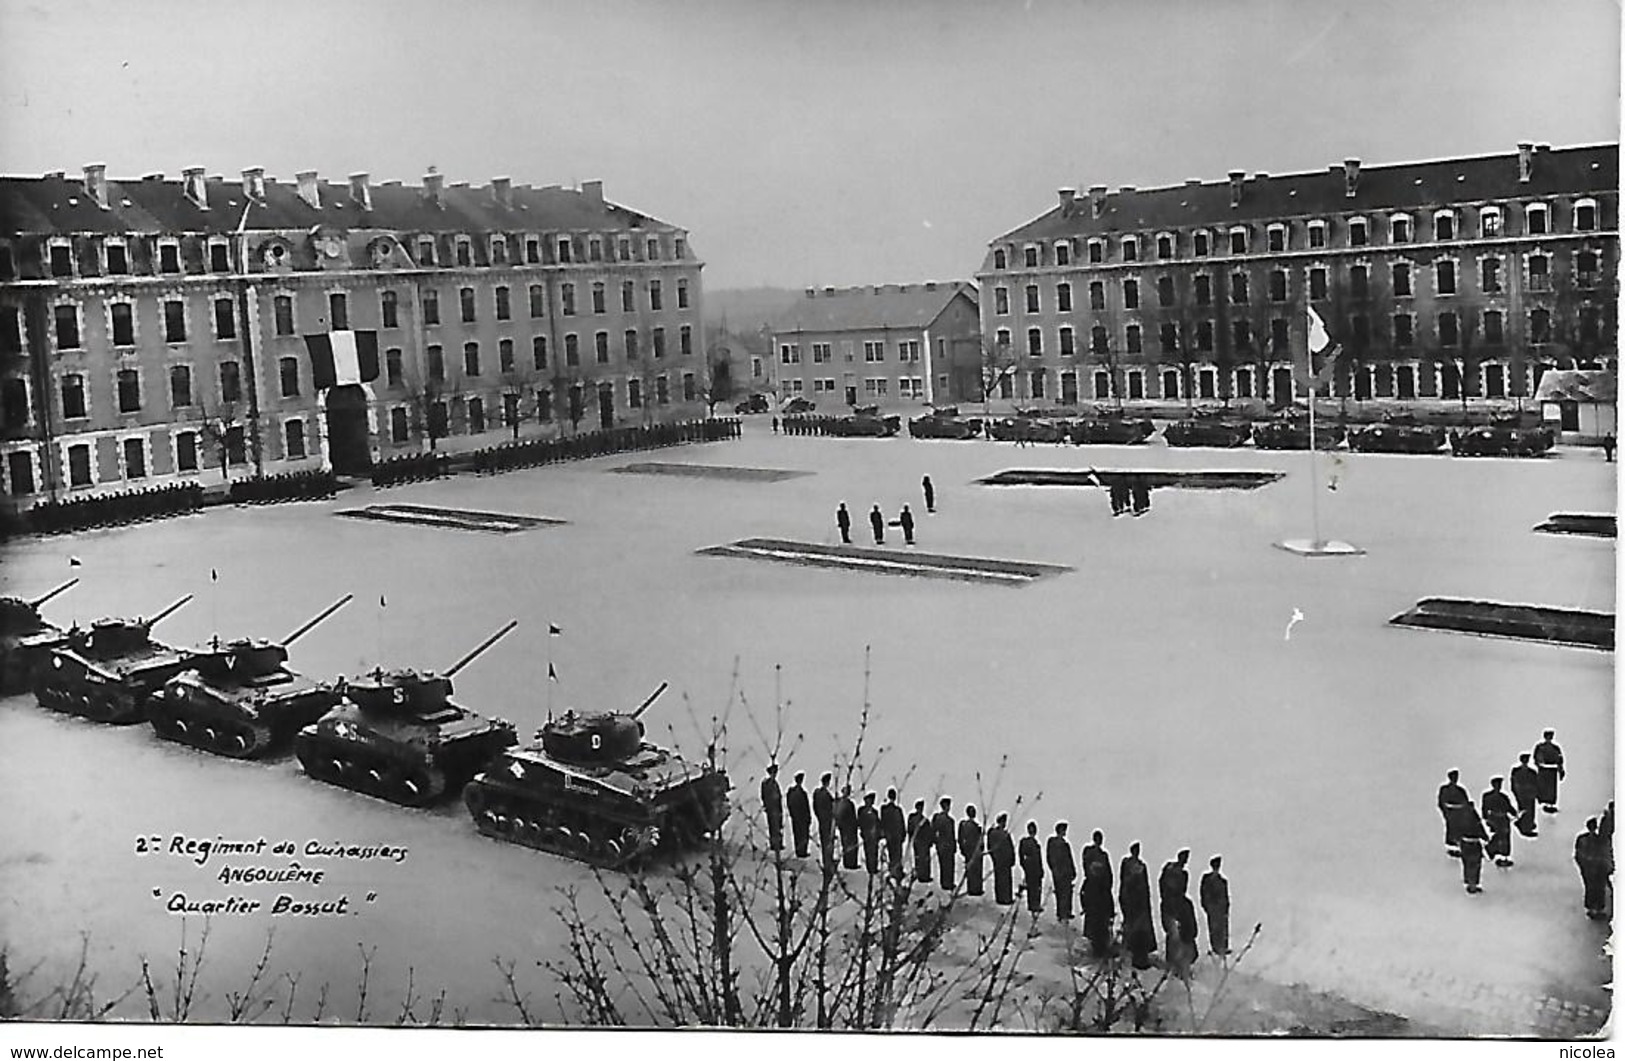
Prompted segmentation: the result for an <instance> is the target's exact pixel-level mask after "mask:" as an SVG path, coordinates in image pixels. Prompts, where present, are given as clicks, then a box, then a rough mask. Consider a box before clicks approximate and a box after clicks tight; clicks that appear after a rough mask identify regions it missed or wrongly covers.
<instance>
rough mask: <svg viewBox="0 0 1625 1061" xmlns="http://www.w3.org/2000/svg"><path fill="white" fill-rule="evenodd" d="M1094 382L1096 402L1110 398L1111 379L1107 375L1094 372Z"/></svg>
mask: <svg viewBox="0 0 1625 1061" xmlns="http://www.w3.org/2000/svg"><path fill="white" fill-rule="evenodd" d="M1094 382H1095V400H1096V401H1099V400H1100V399H1102V398H1110V397H1111V396H1112V379H1111V376H1110V375H1109V374H1107V373H1105V372H1096V373H1095V375H1094Z"/></svg>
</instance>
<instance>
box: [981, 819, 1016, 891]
mask: <svg viewBox="0 0 1625 1061" xmlns="http://www.w3.org/2000/svg"><path fill="white" fill-rule="evenodd" d="M1009 821H1010V815H1008V814H1004V813H1001V814H1000V815H999V816H998V817H997V818H995V819H994V821H993V827H992V828H990V829H988V831H987V857H988V859H989V860H990V861H991V862H992V863H993V901H994V902H996V903H998V904H999V905H1000V906H1013V905H1015V901H1016V889H1015V868H1016V843H1015V841H1014V840H1013V839H1011V837H1010V828H1009Z"/></svg>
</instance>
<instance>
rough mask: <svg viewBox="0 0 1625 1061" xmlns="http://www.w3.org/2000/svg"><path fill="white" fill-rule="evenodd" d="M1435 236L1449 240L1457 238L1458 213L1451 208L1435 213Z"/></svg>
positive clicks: (1435, 237) (1436, 238)
mask: <svg viewBox="0 0 1625 1061" xmlns="http://www.w3.org/2000/svg"><path fill="white" fill-rule="evenodd" d="M1433 238H1434V239H1435V240H1440V241H1442V240H1447V239H1455V238H1456V215H1455V212H1454V211H1451V210H1440V211H1439V212H1438V213H1436V214H1434V215H1433Z"/></svg>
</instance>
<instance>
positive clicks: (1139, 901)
mask: <svg viewBox="0 0 1625 1061" xmlns="http://www.w3.org/2000/svg"><path fill="white" fill-rule="evenodd" d="M1117 876H1118V892H1117V905H1118V906H1120V907H1121V908H1122V910H1123V945H1124V946H1125V947H1127V948H1128V952H1129V957H1130V959H1131V960H1132V961H1133V963H1134V968H1136V969H1149V968H1151V955H1152V954H1154V953H1155V952H1156V949H1157V930H1156V927H1155V922H1153V921H1152V918H1151V871H1150V870H1149V869H1148V868H1147V867H1146V864H1145V863H1144V862H1143V861H1141V860H1140V842H1139V841H1138V840H1136V841H1135V842H1134V843H1132V844H1130V845H1129V846H1128V854H1127V855H1125V856H1124V857H1123V862H1122V864H1121V865H1120V866H1119V867H1118V872H1117Z"/></svg>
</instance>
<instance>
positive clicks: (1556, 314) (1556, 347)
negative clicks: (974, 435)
mask: <svg viewBox="0 0 1625 1061" xmlns="http://www.w3.org/2000/svg"><path fill="white" fill-rule="evenodd" d="M1618 181H1619V146H1618V145H1617V144H1608V145H1600V146H1592V147H1575V148H1563V149H1557V150H1553V149H1551V148H1549V147H1547V146H1545V145H1541V146H1538V147H1537V146H1536V145H1533V144H1521V145H1519V147H1518V150H1517V151H1516V152H1513V153H1509V154H1503V155H1492V156H1485V157H1473V158H1457V159H1445V160H1440V161H1435V162H1422V163H1409V164H1403V165H1391V166H1372V167H1362V165H1361V163H1360V161H1359V160H1358V159H1348V160H1345V161H1344V162H1343V163H1342V164H1341V165H1335V166H1331V167H1329V168H1328V169H1327V170H1326V171H1321V172H1316V173H1300V174H1291V175H1286V176H1273V177H1272V176H1270V175H1268V174H1264V173H1255V174H1253V175H1252V176H1250V177H1249V176H1247V175H1246V174H1245V173H1243V172H1241V171H1234V172H1231V173H1230V174H1229V179H1228V180H1226V181H1220V182H1207V183H1204V182H1202V181H1195V180H1193V181H1187V182H1185V183H1184V184H1183V185H1179V186H1174V187H1167V188H1154V189H1147V190H1143V191H1142V190H1138V189H1135V188H1133V187H1124V188H1120V189H1118V190H1117V191H1115V192H1111V191H1108V190H1107V189H1106V188H1105V187H1103V186H1095V187H1092V188H1090V189H1089V190H1088V191H1087V193H1085V194H1079V193H1077V192H1076V191H1075V190H1074V189H1070V188H1063V189H1062V190H1061V191H1060V193H1059V201H1058V203H1057V204H1056V206H1055V207H1054V208H1052V209H1051V210H1050V211H1048V212H1047V213H1045V214H1044V215H1042V216H1041V217H1038V218H1036V219H1034V220H1033V221H1031V222H1028V223H1027V224H1025V225H1023V226H1021V227H1020V228H1017V229H1015V230H1013V231H1011V232H1008V233H1006V234H1004V235H1002V236H1000V237H999V238H997V239H995V240H993V241H992V242H991V243H990V244H989V246H988V251H987V256H986V258H985V259H984V260H983V263H982V268H981V270H980V271H979V272H978V273H977V274H976V278H977V281H978V283H979V284H980V286H981V298H982V305H981V310H982V321H983V326H984V331H985V333H986V334H985V340H986V343H987V347H988V350H989V351H990V352H989V353H988V355H986V356H988V357H990V358H992V359H993V360H994V361H997V362H999V363H1000V364H1001V365H1003V366H1004V368H1005V371H1004V373H1003V375H1004V379H1005V380H1007V381H1008V382H1003V381H1001V385H1002V387H1003V388H1004V390H1005V391H1006V394H1005V396H1007V397H1009V396H1015V397H1018V398H1026V399H1040V400H1046V399H1047V400H1054V401H1057V402H1059V403H1062V404H1070V403H1073V402H1077V401H1079V400H1080V399H1081V400H1100V399H1108V398H1121V399H1129V400H1137V399H1145V400H1180V399H1189V398H1196V399H1202V400H1229V399H1249V398H1251V399H1263V400H1267V401H1270V402H1272V403H1274V404H1284V403H1286V402H1290V401H1291V400H1292V396H1293V395H1294V393H1300V392H1301V393H1307V387H1308V378H1309V377H1308V375H1307V365H1306V354H1305V348H1306V340H1307V334H1306V333H1307V327H1308V325H1307V321H1308V313H1307V309H1308V307H1314V308H1315V310H1316V311H1317V312H1318V313H1319V314H1320V316H1321V317H1322V318H1323V319H1324V320H1325V322H1326V324H1327V328H1328V331H1329V332H1330V334H1331V337H1332V338H1333V340H1334V341H1336V342H1337V343H1338V344H1339V347H1340V350H1339V353H1338V356H1337V361H1336V365H1335V369H1334V375H1333V377H1332V378H1331V379H1329V380H1327V381H1326V382H1325V383H1324V384H1323V385H1322V389H1321V390H1320V393H1322V394H1330V395H1336V396H1341V397H1347V398H1350V399H1353V400H1356V401H1360V400H1366V399H1372V398H1390V399H1398V400H1424V399H1450V400H1454V399H1458V398H1461V397H1463V396H1465V397H1468V398H1479V399H1492V400H1494V399H1504V400H1515V399H1522V398H1528V397H1531V396H1532V395H1533V394H1534V392H1535V391H1534V388H1535V385H1536V383H1537V382H1538V379H1539V376H1540V374H1541V373H1542V372H1543V371H1544V370H1545V369H1546V368H1547V367H1553V366H1557V367H1585V366H1588V365H1604V364H1609V363H1612V362H1613V361H1614V360H1615V358H1616V356H1617V354H1616V350H1615V339H1614V329H1615V325H1616V322H1617V318H1618V313H1617V309H1618V287H1617V280H1616V272H1617V269H1618V262H1619V194H1618ZM995 375H997V373H996V374H995ZM1010 392H1013V395H1012V393H1010Z"/></svg>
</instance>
